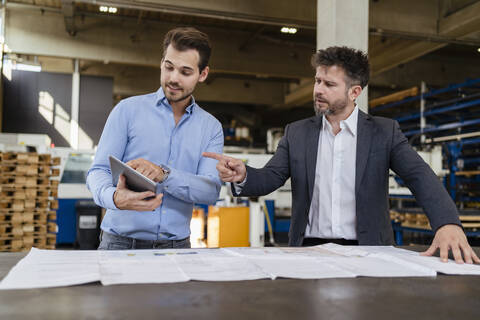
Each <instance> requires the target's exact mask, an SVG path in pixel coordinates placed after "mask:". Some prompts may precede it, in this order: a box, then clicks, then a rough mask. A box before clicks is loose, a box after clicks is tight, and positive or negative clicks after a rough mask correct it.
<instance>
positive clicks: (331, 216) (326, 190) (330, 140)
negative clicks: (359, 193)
mask: <svg viewBox="0 0 480 320" xmlns="http://www.w3.org/2000/svg"><path fill="white" fill-rule="evenodd" d="M357 120H358V107H357V106H355V109H354V110H353V112H352V113H351V114H350V116H349V117H348V118H347V119H346V120H342V121H340V132H339V133H337V135H334V134H333V131H332V126H331V124H330V123H329V122H328V120H327V119H326V117H325V116H323V121H322V129H321V130H320V136H319V139H318V153H317V164H316V169H315V185H314V188H313V196H312V203H311V204H310V211H309V214H308V216H309V217H308V225H307V229H306V231H305V237H306V238H312V237H315V238H326V239H341V238H343V239H347V240H356V239H357V232H356V230H355V225H356V223H355V222H356V205H355V171H356V170H355V165H356V157H357Z"/></svg>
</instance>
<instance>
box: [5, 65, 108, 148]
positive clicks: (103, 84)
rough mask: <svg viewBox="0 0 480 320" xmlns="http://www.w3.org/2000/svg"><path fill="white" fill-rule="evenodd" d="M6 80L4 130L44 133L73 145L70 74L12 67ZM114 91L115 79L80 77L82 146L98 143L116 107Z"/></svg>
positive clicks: (57, 142)
mask: <svg viewBox="0 0 480 320" xmlns="http://www.w3.org/2000/svg"><path fill="white" fill-rule="evenodd" d="M3 81H4V111H3V132H10V133H44V134H48V135H49V137H50V138H51V139H52V142H53V143H54V144H55V146H58V147H69V146H70V119H71V96H72V76H71V75H70V74H60V73H50V72H29V71H18V70H12V73H11V77H10V79H8V78H5V77H4V79H3ZM112 91H113V79H112V78H108V77H94V76H81V78H80V114H79V126H80V135H79V136H80V137H79V139H80V142H81V143H80V148H82V147H83V148H88V147H91V145H95V144H97V143H98V140H99V138H100V135H101V132H102V129H103V126H104V124H105V121H106V118H107V117H108V114H109V113H110V111H111V109H112V107H113V105H112V104H113V102H112ZM89 145H90V146H89Z"/></svg>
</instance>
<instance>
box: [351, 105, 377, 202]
mask: <svg viewBox="0 0 480 320" xmlns="http://www.w3.org/2000/svg"><path fill="white" fill-rule="evenodd" d="M373 129H374V128H373V122H372V120H371V117H370V116H369V115H368V114H366V113H364V112H363V111H360V110H359V112H358V129H357V162H356V168H355V194H357V193H358V190H359V188H360V184H361V182H362V177H363V175H364V173H365V168H366V166H367V161H368V154H369V152H370V145H371V141H372V136H373Z"/></svg>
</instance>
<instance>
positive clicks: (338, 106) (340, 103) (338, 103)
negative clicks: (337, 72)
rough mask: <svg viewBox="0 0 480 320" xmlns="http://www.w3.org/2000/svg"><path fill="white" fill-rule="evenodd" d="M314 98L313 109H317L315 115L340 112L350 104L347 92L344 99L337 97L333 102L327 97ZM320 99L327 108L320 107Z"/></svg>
mask: <svg viewBox="0 0 480 320" xmlns="http://www.w3.org/2000/svg"><path fill="white" fill-rule="evenodd" d="M314 98H315V99H314V101H313V110H315V115H317V116H328V115H334V114H338V113H340V112H341V111H343V110H345V108H346V107H347V105H348V96H347V93H345V97H344V98H343V99H337V100H335V101H333V102H330V101H328V100H326V99H322V98H320V97H314ZM318 100H320V102H321V103H322V104H326V105H327V107H326V108H325V107H323V108H322V107H320V106H319V105H318Z"/></svg>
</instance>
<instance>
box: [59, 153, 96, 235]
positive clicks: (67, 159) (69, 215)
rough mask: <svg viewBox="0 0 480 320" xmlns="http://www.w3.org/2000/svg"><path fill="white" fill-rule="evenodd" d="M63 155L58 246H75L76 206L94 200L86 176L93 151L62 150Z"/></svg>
mask: <svg viewBox="0 0 480 320" xmlns="http://www.w3.org/2000/svg"><path fill="white" fill-rule="evenodd" d="M58 152H59V153H62V152H63V154H62V155H61V157H62V163H64V164H65V166H64V167H63V168H62V169H63V170H61V180H60V184H59V186H58V210H57V225H58V233H57V244H74V243H75V241H76V234H77V213H76V210H75V204H76V203H77V202H78V201H79V200H92V199H93V197H92V194H91V193H90V191H89V190H88V189H87V186H86V175H87V171H88V169H89V168H90V166H91V164H92V162H93V157H94V152H93V151H80V152H79V151H72V150H68V149H66V150H60V151H58Z"/></svg>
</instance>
